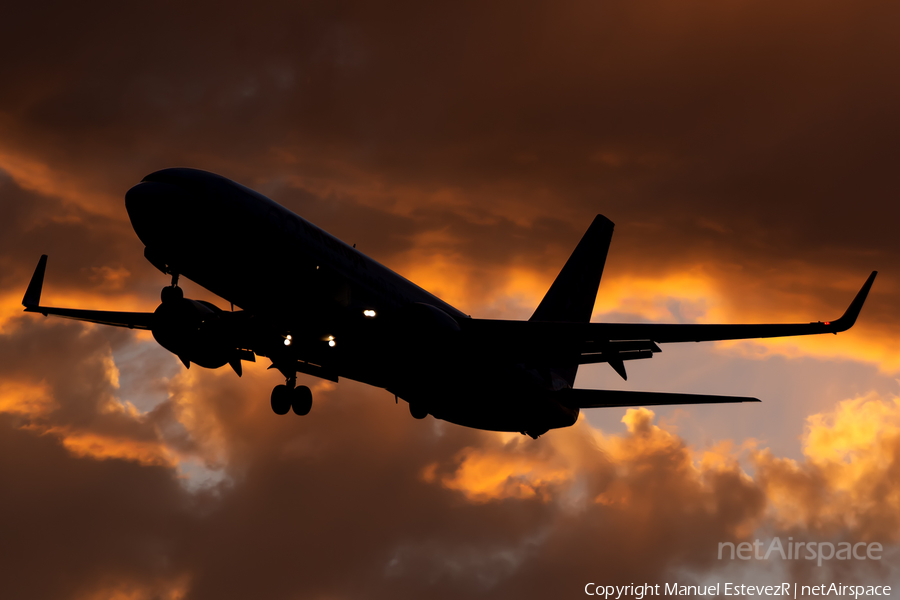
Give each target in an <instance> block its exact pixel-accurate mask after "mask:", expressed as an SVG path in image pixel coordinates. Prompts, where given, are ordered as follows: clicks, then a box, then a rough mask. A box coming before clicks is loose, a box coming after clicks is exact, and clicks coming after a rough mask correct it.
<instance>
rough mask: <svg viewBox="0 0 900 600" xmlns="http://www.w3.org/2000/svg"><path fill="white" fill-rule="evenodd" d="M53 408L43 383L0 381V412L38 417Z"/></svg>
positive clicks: (53, 404)
mask: <svg viewBox="0 0 900 600" xmlns="http://www.w3.org/2000/svg"><path fill="white" fill-rule="evenodd" d="M55 406H56V402H55V401H54V400H53V394H52V392H51V390H50V387H49V386H48V385H47V384H46V383H44V382H41V383H25V382H19V381H12V380H6V381H0V412H5V413H13V414H18V415H24V416H28V417H38V416H42V415H45V414H47V413H48V412H50V411H51V410H53V409H54V408H55Z"/></svg>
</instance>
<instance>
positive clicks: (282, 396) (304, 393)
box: [272, 376, 313, 416]
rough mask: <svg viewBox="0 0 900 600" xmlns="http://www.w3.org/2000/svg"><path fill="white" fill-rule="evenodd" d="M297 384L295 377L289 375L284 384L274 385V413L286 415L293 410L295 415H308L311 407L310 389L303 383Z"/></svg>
mask: <svg viewBox="0 0 900 600" xmlns="http://www.w3.org/2000/svg"><path fill="white" fill-rule="evenodd" d="M296 385H297V378H296V376H295V377H289V378H288V380H287V384H286V385H276V386H275V389H273V390H272V411H273V412H274V413H275V414H276V415H286V414H287V413H288V411H290V410H293V411H294V414H295V415H301V416H303V415H308V414H309V411H310V409H311V408H312V401H313V398H312V391H311V390H310V389H309V388H308V387H306V386H305V385H301V386H299V387H294V386H296Z"/></svg>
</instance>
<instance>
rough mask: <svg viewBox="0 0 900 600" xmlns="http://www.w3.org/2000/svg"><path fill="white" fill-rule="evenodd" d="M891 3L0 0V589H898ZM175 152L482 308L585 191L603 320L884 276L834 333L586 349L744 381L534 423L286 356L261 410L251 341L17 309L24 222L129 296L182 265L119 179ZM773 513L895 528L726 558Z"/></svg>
mask: <svg viewBox="0 0 900 600" xmlns="http://www.w3.org/2000/svg"><path fill="white" fill-rule="evenodd" d="M898 26H900V6H898V5H897V4H896V3H895V2H888V1H873V0H858V1H856V2H852V3H849V2H830V1H829V2H822V1H821V0H817V1H812V0H796V1H794V2H783V1H779V2H775V1H773V0H729V1H727V2H711V1H709V0H684V1H682V2H679V3H672V2H666V1H663V0H629V1H624V0H605V1H602V2H597V1H590V2H578V1H571V2H532V1H518V2H508V1H502V0H501V1H498V2H492V3H484V2H460V1H456V2H452V3H451V2H429V3H422V2H390V3H366V2H281V3H280V2H265V1H261V2H256V3H247V2H245V3H240V4H238V3H228V2H215V3H214V2H202V1H201V2H194V3H189V4H188V3H176V2H158V3H121V2H115V3H114V2H95V3H89V4H88V5H76V4H72V3H61V2H46V3H19V4H17V5H16V6H15V7H10V8H9V9H8V10H7V11H5V18H4V19H3V20H2V22H0V57H2V58H0V481H2V485H0V514H2V515H3V519H2V521H0V523H2V524H0V557H2V558H0V575H2V577H0V580H2V582H3V583H2V584H0V586H2V588H3V589H4V592H5V593H4V596H5V597H10V598H37V599H43V598H53V599H73V600H106V599H115V600H144V599H164V600H181V599H191V600H194V599H198V600H201V599H202V600H206V599H216V600H227V599H230V598H248V597H254V598H271V599H282V598H284V599H289V598H290V599H292V598H314V599H343V598H392V599H394V598H422V597H429V598H435V599H442V598H459V597H478V598H507V597H516V598H546V597H549V596H551V595H552V596H553V597H562V598H569V597H581V596H584V595H585V585H586V584H588V583H594V584H595V585H627V584H632V583H635V584H641V583H650V584H663V583H672V582H678V583H680V584H683V585H689V584H692V585H698V584H710V583H711V584H715V583H720V584H722V585H724V583H725V582H732V583H738V584H741V583H743V584H752V585H769V584H779V583H782V582H790V583H794V582H796V583H798V584H801V585H817V584H821V583H831V582H842V583H844V584H854V585H885V584H886V585H893V586H895V589H896V586H900V572H898V557H900V516H898V515H900V512H898V510H897V508H898V506H900V390H898V385H900V380H898V377H900V351H898V350H897V347H896V344H895V343H894V342H895V340H896V339H897V337H898V334H900V318H898V317H897V316H896V314H895V312H894V307H896V306H897V304H898V299H900V280H898V276H897V272H898V267H900V252H898V244H897V242H896V238H895V229H896V224H897V222H898V216H900V208H898V202H897V199H898V192H900V183H898V180H897V177H896V170H895V166H894V163H895V162H896V158H897V156H900V141H898V140H900V115H898V112H897V108H896V107H897V106H898V105H900V59H898V57H900V47H898V46H900V38H898V36H897V35H896V31H897V29H898ZM174 166H185V167H194V168H200V169H206V170H209V171H213V172H216V173H219V174H221V175H224V176H226V177H229V178H231V179H233V180H235V181H238V182H239V183H242V184H244V185H247V186H249V187H251V188H254V189H256V190H258V191H260V192H262V193H264V194H266V195H268V196H269V197H271V198H272V199H274V200H275V201H277V202H279V203H281V204H283V205H284V206H286V207H288V208H290V209H291V210H293V211H295V212H297V213H298V214H299V215H301V216H303V217H304V218H306V219H308V220H309V221H311V222H313V223H315V224H316V225H318V226H320V227H322V228H324V229H326V230H327V231H329V232H331V233H332V234H334V235H336V236H337V237H339V238H341V239H342V240H344V241H345V242H347V243H351V244H353V243H355V244H357V248H358V249H360V250H361V251H362V252H364V253H366V254H367V255H369V256H371V257H372V258H374V259H376V260H378V261H380V262H381V263H383V264H385V265H387V266H388V267H390V268H392V269H394V270H395V271H397V272H398V273H400V274H402V275H404V276H406V277H408V278H409V279H411V280H413V281H414V282H416V283H417V284H419V285H421V286H422V287H424V288H426V289H428V290H429V291H431V292H433V293H435V294H437V295H438V296H440V297H441V298H442V299H444V300H446V301H447V302H449V303H450V304H452V305H454V306H456V307H458V308H460V309H461V310H463V311H464V312H466V313H467V314H471V315H473V316H476V317H482V318H507V319H526V318H528V317H529V316H530V314H531V311H533V309H534V307H535V306H537V304H538V302H539V301H540V298H541V297H542V295H543V293H544V291H546V289H547V288H548V287H549V285H550V283H551V282H552V281H553V278H554V277H555V275H556V273H557V272H558V271H559V269H560V268H561V266H562V265H563V263H564V262H565V260H566V258H567V257H568V255H569V253H570V252H571V251H572V249H573V248H574V246H575V245H576V244H577V241H578V239H579V238H580V236H581V235H582V233H583V232H584V230H586V228H587V226H588V224H589V223H590V222H591V220H592V219H593V217H594V215H596V214H598V213H602V214H604V215H606V216H607V217H608V218H610V219H611V220H612V221H613V222H614V223H615V224H616V229H615V234H614V236H613V242H612V246H611V249H610V252H609V258H608V261H607V265H606V269H605V271H604V277H603V281H602V282H601V286H600V292H599V294H598V298H597V303H596V305H595V310H594V316H593V320H594V321H610V322H629V321H656V322H682V323H715V322H735V323H739V322H795V321H796V322H809V321H817V320H828V319H834V318H837V317H838V316H840V314H841V313H842V312H843V310H844V309H845V307H846V306H847V304H849V302H850V300H851V299H852V297H853V295H854V294H855V293H856V291H857V290H858V289H859V287H860V286H861V285H862V283H863V282H864V281H865V278H866V277H867V276H868V274H869V273H870V272H871V271H872V270H876V269H877V270H878V271H879V275H878V278H877V279H876V281H875V284H874V286H873V288H872V291H871V294H870V297H869V300H868V302H867V303H866V305H865V307H864V309H863V311H862V314H861V316H860V318H859V321H858V323H857V325H856V326H855V327H854V328H853V329H852V330H850V331H849V332H846V333H842V334H840V335H838V336H821V337H812V338H804V339H788V340H768V341H748V342H735V343H714V344H685V345H666V346H663V352H662V353H661V354H657V355H656V356H655V357H654V358H653V359H652V360H650V361H634V362H632V363H629V364H628V371H629V378H628V381H627V382H625V381H622V380H621V379H619V377H618V376H617V375H616V374H615V373H614V372H613V370H612V369H610V368H609V367H608V366H607V365H591V366H586V367H582V368H581V370H580V372H579V375H578V379H577V380H576V387H586V388H591V387H595V388H618V389H636V390H652V391H672V392H691V393H717V394H732V395H748V396H757V397H759V398H761V399H762V403H760V404H756V405H731V406H715V407H690V406H686V407H668V408H654V409H653V410H650V409H647V408H638V409H630V410H625V409H609V410H592V411H584V412H585V414H584V415H583V416H582V417H581V418H580V420H579V421H578V423H577V424H576V425H575V426H573V427H571V428H568V429H564V430H554V431H551V432H549V433H548V434H546V435H544V436H542V437H541V438H539V439H538V440H531V439H530V438H526V437H524V436H520V435H518V434H497V433H488V432H481V431H475V430H471V429H466V428H462V427H459V426H455V425H451V424H448V423H443V422H439V421H436V420H434V419H433V418H430V417H429V418H428V419H426V420H424V421H417V420H414V419H412V418H411V416H410V415H409V414H408V411H407V409H406V407H405V406H404V405H403V404H402V403H401V404H400V405H395V403H394V401H393V398H392V397H391V395H390V394H389V393H387V392H385V391H384V390H379V389H375V388H371V387H368V386H365V385H362V384H359V383H354V382H350V381H341V382H340V383H338V384H333V383H330V382H323V381H318V380H315V379H312V378H307V377H305V376H301V380H302V383H304V384H307V385H310V386H311V387H312V388H313V393H314V397H315V403H314V405H313V409H312V411H311V413H310V414H309V415H308V416H306V417H303V418H300V417H295V416H294V415H289V416H286V417H277V416H276V415H274V414H272V412H271V409H270V408H269V401H268V398H269V392H270V390H271V387H272V386H274V385H276V384H278V383H281V378H280V376H279V375H278V374H277V373H276V372H275V371H267V370H266V367H267V366H268V361H266V360H260V361H259V362H257V363H255V364H252V365H251V364H248V363H245V370H244V375H243V377H242V378H240V379H238V378H237V377H236V375H235V374H234V373H233V372H232V371H231V370H230V369H229V368H227V367H226V368H223V369H219V370H217V371H209V370H204V369H201V368H198V367H196V366H194V367H192V368H191V369H189V370H187V369H185V368H184V367H183V366H182V365H181V363H180V361H178V359H177V358H176V357H175V356H173V355H171V354H169V353H168V352H167V351H165V350H164V349H162V348H160V347H158V346H157V345H156V344H155V342H154V341H153V340H152V338H151V337H150V335H149V334H147V333H146V332H144V333H141V332H132V331H122V330H118V329H114V328H102V327H99V326H91V325H84V324H80V323H74V322H66V321H62V320H53V319H45V318H43V317H40V316H36V315H24V314H22V313H21V308H22V307H21V304H20V302H21V298H22V295H23V294H24V290H25V287H26V286H27V282H28V280H29V277H30V276H31V273H32V271H33V269H34V266H35V265H36V264H37V261H38V258H39V257H40V255H41V254H48V255H49V257H50V258H49V262H48V267H47V273H46V279H45V283H44V293H43V297H42V300H43V301H44V302H45V303H47V304H50V305H54V306H71V307H77V308H97V309H113V310H115V309H118V310H142V311H152V310H153V309H154V308H155V307H156V305H157V304H158V302H159V290H160V288H161V287H163V286H164V285H166V284H167V283H168V279H167V278H166V277H165V276H164V275H162V274H161V273H160V272H158V271H157V270H156V269H155V268H154V267H152V266H151V265H150V264H149V263H148V262H147V261H146V260H145V259H144V258H143V247H142V244H141V243H140V241H139V240H138V239H137V236H136V235H135V234H134V232H133V230H132V228H131V225H130V223H129V221H128V218H127V215H126V212H125V207H124V202H123V198H124V194H125V192H126V191H127V190H128V188H129V187H131V186H132V185H134V184H135V183H137V182H138V181H140V179H141V178H142V177H144V176H145V175H146V174H148V173H150V172H153V171H155V170H158V169H161V168H166V167H174ZM248 251H250V252H252V251H253V249H248ZM259 260H260V261H265V260H266V257H265V256H263V255H260V256H259ZM235 277H240V273H235ZM182 286H183V287H184V289H185V293H186V295H187V296H188V297H192V298H202V299H208V300H210V301H213V302H215V303H218V304H219V306H222V307H225V306H227V302H225V301H224V300H222V299H217V298H215V297H214V296H212V295H211V294H210V293H209V292H206V291H205V290H203V289H202V288H200V287H199V286H197V285H196V284H193V283H192V282H190V281H184V280H182ZM776 538H777V539H779V540H780V541H781V542H782V543H783V544H784V545H785V547H786V546H787V544H788V541H789V540H791V541H803V542H804V543H816V544H826V545H827V544H833V545H834V546H835V547H836V548H839V545H840V544H841V543H852V544H858V543H860V542H862V543H864V544H866V545H867V546H866V548H870V547H872V546H873V545H879V544H880V547H881V548H882V551H881V556H882V558H881V559H880V560H874V559H867V560H861V559H852V560H838V559H836V558H835V559H832V560H825V561H824V563H823V564H822V566H819V565H818V564H817V560H807V559H805V558H801V559H794V560H783V559H781V558H779V557H777V556H773V557H770V558H769V559H756V558H753V559H751V560H746V561H744V560H739V559H729V558H728V557H727V554H726V558H723V559H719V558H718V550H719V547H720V544H722V543H733V544H740V543H741V542H751V543H752V542H754V541H755V540H757V539H759V540H761V541H762V542H763V543H764V544H765V545H766V547H767V546H768V544H769V543H770V542H771V540H773V539H776ZM825 547H827V546H825ZM818 548H819V549H820V550H821V549H822V548H823V546H818ZM726 553H727V550H726Z"/></svg>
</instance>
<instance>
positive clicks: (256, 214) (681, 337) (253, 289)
mask: <svg viewBox="0 0 900 600" xmlns="http://www.w3.org/2000/svg"><path fill="white" fill-rule="evenodd" d="M125 207H126V209H127V211H128V216H129V218H130V219H131V223H132V226H133V227H134V230H135V232H136V233H137V235H138V237H139V238H140V240H141V241H142V242H143V243H144V246H145V248H144V256H145V257H146V258H147V260H149V261H150V262H151V263H152V264H153V265H154V266H155V267H157V268H158V269H159V270H160V271H162V272H163V273H164V274H167V275H170V276H171V285H169V286H167V287H164V288H163V290H162V294H161V300H162V302H161V304H160V305H159V307H157V309H156V310H155V311H154V312H152V313H150V312H115V311H97V310H81V309H72V308H54V307H48V306H41V305H40V296H41V288H42V285H43V279H44V271H45V269H46V265H47V256H46V255H44V256H42V257H41V259H40V261H39V262H38V265H37V268H36V269H35V272H34V275H33V276H32V278H31V282H30V283H29V285H28V289H27V291H26V292H25V297H24V298H23V300H22V304H23V305H24V306H25V311H26V312H35V313H41V314H43V315H44V316H47V315H54V316H58V317H64V318H69V319H75V320H80V321H87V322H90V323H100V324H103V325H113V326H117V327H128V328H131V329H146V330H149V331H151V332H152V334H153V337H154V338H155V339H156V341H157V342H159V344H160V345H162V346H163V347H164V348H166V349H167V350H169V351H170V352H172V353H174V354H175V355H176V356H178V358H180V359H181V361H182V362H183V363H184V365H185V367H188V368H190V365H191V364H192V363H193V364H196V365H199V366H201V367H206V368H210V369H216V368H219V367H222V366H224V365H226V364H228V365H231V367H232V368H233V369H234V371H235V372H236V373H237V374H238V376H240V375H241V372H242V369H241V361H250V362H253V361H255V360H256V356H263V357H267V358H269V359H270V360H271V361H272V366H271V367H270V368H276V369H278V370H279V371H280V372H281V373H282V374H283V375H284V377H285V380H286V382H285V384H284V385H278V386H276V387H275V389H274V390H273V391H272V395H271V404H272V410H274V412H275V413H277V414H281V415H283V414H286V413H287V412H289V411H290V410H293V411H294V412H295V413H296V414H299V415H305V414H307V413H308V412H309V411H310V408H311V406H312V393H311V392H310V389H309V388H308V387H306V386H297V385H296V383H297V373H305V374H307V375H313V376H315V377H320V378H323V379H327V380H330V381H335V382H337V381H338V378H339V377H345V378H348V379H354V380H357V381H361V382H364V383H367V384H369V385H373V386H376V387H381V388H385V389H386V390H388V391H389V392H391V393H392V394H394V397H395V400H397V398H402V399H403V400H405V401H406V402H408V404H409V410H410V413H412V416H414V417H416V418H417V419H422V418H425V417H426V416H428V415H429V414H430V415H432V416H434V417H435V418H438V419H443V420H445V421H449V422H451V423H457V424H459V425H464V426H467V427H474V428H477V429H486V430H492V431H514V432H515V431H517V432H521V433H523V434H527V435H530V436H531V437H533V438H537V437H538V436H539V435H542V434H544V433H546V432H547V431H548V430H550V429H555V428H561V427H568V426H571V425H573V424H574V423H575V421H576V420H577V418H578V414H579V410H580V409H582V408H598V407H614V406H648V405H668V404H708V403H722V402H759V400H758V399H756V398H747V397H740V396H710V395H697V394H673V393H661V392H637V391H618V390H585V389H574V387H573V386H574V383H575V374H576V372H577V370H578V366H579V365H583V364H593V363H603V362H605V363H608V364H609V365H610V366H611V367H612V368H613V369H614V370H615V371H616V373H618V374H619V375H620V376H622V377H623V378H626V371H625V366H624V365H625V361H628V360H637V359H646V358H651V357H652V356H653V354H654V353H656V352H660V348H659V344H662V343H673V342H701V341H713V340H734V339H750V338H768V337H781V336H794V335H811V334H821V333H835V334H836V333H837V332H839V331H846V330H847V329H849V328H850V327H852V326H853V324H854V323H855V322H856V318H857V316H858V315H859V311H860V309H861V308H862V305H863V303H864V302H865V300H866V296H867V295H868V293H869V289H870V288H871V286H872V282H873V281H874V279H875V275H876V274H877V271H873V272H872V274H871V275H870V276H869V278H868V279H867V280H866V282H865V284H864V285H863V286H862V289H860V291H859V293H858V294H857V295H856V297H855V298H854V299H853V301H852V302H851V303H850V306H849V307H848V308H847V310H846V312H845V313H844V315H843V316H842V317H840V318H839V319H836V320H834V321H818V322H814V323H797V324H773V325H762V324H756V325H694V324H654V323H590V322H589V321H590V318H591V312H592V310H593V306H594V301H595V299H596V296H597V290H598V287H599V285H600V277H601V275H602V274H603V266H604V264H605V262H606V255H607V251H608V249H609V243H610V240H611V238H612V232H613V223H612V222H611V221H610V220H609V219H607V218H606V217H604V216H602V215H597V217H596V218H595V219H594V221H593V222H592V223H591V225H590V227H589V228H588V230H587V232H586V233H585V234H584V237H583V238H582V239H581V241H580V242H579V243H578V246H577V247H576V248H575V251H574V252H573V253H572V255H571V257H569V259H568V261H567V262H566V264H565V266H563V268H562V270H561V271H560V273H559V275H558V276H557V277H556V280H555V281H554V282H553V285H552V286H551V287H550V289H549V291H548V292H547V294H546V295H545V296H544V298H543V300H541V302H540V304H539V305H538V307H537V309H536V310H535V311H534V314H533V315H532V317H531V319H530V320H528V321H506V320H490V319H473V318H471V317H470V316H468V315H466V314H464V313H462V312H461V311H459V310H458V309H456V308H454V307H452V306H450V305H449V304H447V303H446V302H443V301H442V300H441V299H439V298H437V297H436V296H434V295H432V294H430V293H428V292H427V291H425V290H423V289H422V288H420V287H418V286H416V285H415V284H413V283H412V282H410V281H408V280H406V279H404V278H403V277H401V276H400V275H398V274H396V273H394V272H393V271H391V270H390V269H388V268H387V267H384V266H383V265H381V264H379V263H378V262H376V261H374V260H372V259H371V258H369V257H367V256H366V255H364V254H363V253H361V252H359V251H358V250H356V249H355V248H353V247H351V246H348V245H347V244H345V243H343V242H342V241H340V240H338V239H337V238H335V237H334V236H332V235H330V234H328V233H327V232H325V231H323V230H322V229H319V228H318V227H316V226H315V225H313V224H312V223H309V222H308V221H306V220H304V219H303V218H301V217H299V216H298V215H296V214H294V213H293V212H291V211H289V210H287V209H286V208H284V207H282V206H280V205H278V204H276V203H275V202H273V201H272V200H270V199H268V198H266V197H265V196H263V195H262V194H259V193H258V192H255V191H253V190H251V189H249V188H246V187H244V186H242V185H240V184H237V183H235V182H233V181H230V180H228V179H226V178H224V177H221V176H219V175H214V174H212V173H208V172H205V171H199V170H195V169H164V170H162V171H157V172H155V173H152V174H150V175H148V176H147V177H145V178H144V179H143V180H142V181H141V182H140V183H139V184H137V185H136V186H134V187H133V188H131V189H130V190H129V191H128V192H127V194H126V195H125ZM179 276H184V277H187V278H189V279H190V280H192V281H194V282H196V283H198V284H199V285H201V286H203V287H204V288H206V289H208V290H210V291H211V292H213V293H215V294H217V295H218V296H220V297H221V298H224V299H225V300H227V301H229V302H231V303H232V311H230V312H229V311H224V310H222V309H220V308H219V307H217V306H215V305H214V304H211V303H209V302H205V301H202V300H191V299H188V298H185V297H184V294H183V292H182V290H181V288H180V287H178V278H179ZM234 306H237V307H239V308H240V310H234V309H233V307H234Z"/></svg>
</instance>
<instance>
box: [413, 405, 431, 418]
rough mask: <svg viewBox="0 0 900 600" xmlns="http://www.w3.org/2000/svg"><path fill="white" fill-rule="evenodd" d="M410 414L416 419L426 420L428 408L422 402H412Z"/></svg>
mask: <svg viewBox="0 0 900 600" xmlns="http://www.w3.org/2000/svg"><path fill="white" fill-rule="evenodd" d="M409 414H411V415H412V416H413V418H414V419H424V418H425V417H427V416H428V407H426V406H425V405H424V404H423V403H421V402H410V403H409Z"/></svg>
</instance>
